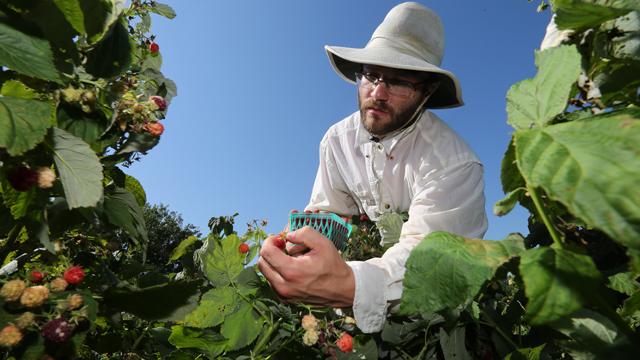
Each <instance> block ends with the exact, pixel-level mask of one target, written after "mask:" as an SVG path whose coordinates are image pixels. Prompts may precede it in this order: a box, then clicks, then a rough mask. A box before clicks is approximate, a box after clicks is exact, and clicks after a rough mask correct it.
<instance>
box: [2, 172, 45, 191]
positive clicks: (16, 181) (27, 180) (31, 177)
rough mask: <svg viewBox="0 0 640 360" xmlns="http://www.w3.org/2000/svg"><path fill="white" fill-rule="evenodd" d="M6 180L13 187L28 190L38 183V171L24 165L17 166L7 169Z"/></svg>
mask: <svg viewBox="0 0 640 360" xmlns="http://www.w3.org/2000/svg"><path fill="white" fill-rule="evenodd" d="M7 180H9V184H11V186H13V188H14V189H16V190H18V191H28V190H29V189H31V188H32V187H34V186H35V185H36V184H37V183H38V173H37V172H35V171H33V170H31V169H29V168H28V167H26V166H19V167H17V168H13V169H11V170H10V171H9V173H8V174H7Z"/></svg>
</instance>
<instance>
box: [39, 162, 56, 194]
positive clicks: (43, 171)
mask: <svg viewBox="0 0 640 360" xmlns="http://www.w3.org/2000/svg"><path fill="white" fill-rule="evenodd" d="M36 172H37V173H38V187H39V188H40V189H50V188H51V187H53V182H54V181H56V173H55V172H53V170H51V168H48V167H44V166H42V167H39V168H38V169H37V170H36Z"/></svg>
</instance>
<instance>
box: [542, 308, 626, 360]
mask: <svg viewBox="0 0 640 360" xmlns="http://www.w3.org/2000/svg"><path fill="white" fill-rule="evenodd" d="M554 328H555V329H556V330H558V331H560V332H561V333H562V334H564V335H565V336H567V337H568V338H569V339H570V340H569V341H561V342H560V346H561V347H563V348H565V349H567V350H569V353H570V354H571V355H572V356H573V358H574V359H583V358H593V359H625V358H628V355H629V354H630V351H633V350H634V349H633V348H632V347H631V346H630V345H631V344H630V343H629V341H628V339H627V338H626V337H625V336H624V335H623V334H622V333H621V332H620V330H619V329H618V328H617V327H616V325H615V324H614V323H613V322H612V321H611V320H610V319H608V318H607V317H606V316H603V315H601V314H599V313H596V312H594V311H591V310H588V309H581V310H579V311H578V312H576V313H575V314H573V315H572V316H570V317H565V318H563V319H561V320H560V321H559V322H557V323H556V324H554Z"/></svg>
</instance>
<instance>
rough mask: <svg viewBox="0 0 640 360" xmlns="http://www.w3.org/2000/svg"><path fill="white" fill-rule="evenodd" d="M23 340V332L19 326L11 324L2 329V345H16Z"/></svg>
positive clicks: (0, 340)
mask: <svg viewBox="0 0 640 360" xmlns="http://www.w3.org/2000/svg"><path fill="white" fill-rule="evenodd" d="M20 340H22V332H21V331H20V329H18V327H17V326H15V325H13V324H9V325H7V326H5V327H4V328H2V330H0V346H4V347H12V346H16V345H18V344H19V343H20Z"/></svg>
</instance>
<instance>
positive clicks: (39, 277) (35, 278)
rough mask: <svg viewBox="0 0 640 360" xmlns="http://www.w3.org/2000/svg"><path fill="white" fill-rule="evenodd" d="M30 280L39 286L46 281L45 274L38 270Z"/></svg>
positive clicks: (31, 275)
mask: <svg viewBox="0 0 640 360" xmlns="http://www.w3.org/2000/svg"><path fill="white" fill-rule="evenodd" d="M29 279H30V280H31V282H32V283H34V284H39V283H40V282H41V281H42V279H44V274H43V273H42V272H40V271H38V270H34V271H32V272H31V274H29Z"/></svg>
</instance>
